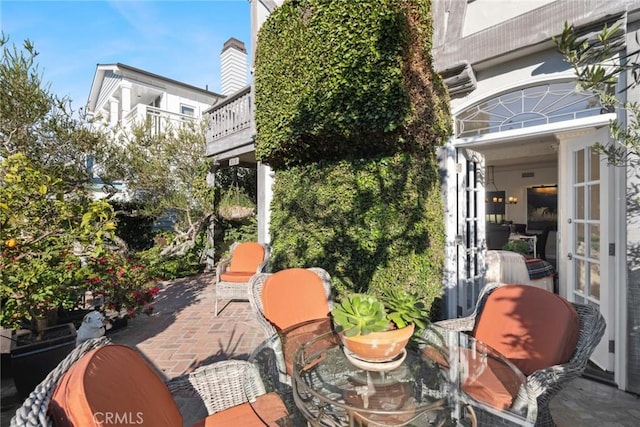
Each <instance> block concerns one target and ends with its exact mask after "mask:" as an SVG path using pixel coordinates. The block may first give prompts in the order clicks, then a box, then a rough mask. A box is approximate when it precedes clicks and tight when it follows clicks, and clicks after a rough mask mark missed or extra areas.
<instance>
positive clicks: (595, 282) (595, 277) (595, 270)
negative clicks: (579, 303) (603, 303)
mask: <svg viewBox="0 0 640 427" xmlns="http://www.w3.org/2000/svg"><path fill="white" fill-rule="evenodd" d="M589 272H590V276H591V277H590V282H589V295H590V296H592V297H593V298H595V299H598V300H599V299H600V264H590V271H589Z"/></svg>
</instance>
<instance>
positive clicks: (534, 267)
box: [485, 250, 555, 292]
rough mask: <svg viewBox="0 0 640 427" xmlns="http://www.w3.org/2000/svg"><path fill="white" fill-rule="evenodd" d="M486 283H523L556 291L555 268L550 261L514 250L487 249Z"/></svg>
mask: <svg viewBox="0 0 640 427" xmlns="http://www.w3.org/2000/svg"><path fill="white" fill-rule="evenodd" d="M485 262H486V264H487V271H486V273H485V283H492V282H500V283H521V284H524V285H532V286H536V287H538V288H542V289H546V290H547V291H549V292H553V291H554V278H555V269H554V268H553V266H552V265H551V264H549V263H548V262H546V261H544V260H541V259H537V258H532V259H527V258H525V257H524V256H523V255H522V254H519V253H517V252H512V251H500V250H494V251H487V255H486V258H485Z"/></svg>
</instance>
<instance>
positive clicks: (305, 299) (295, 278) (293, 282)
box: [262, 268, 329, 329]
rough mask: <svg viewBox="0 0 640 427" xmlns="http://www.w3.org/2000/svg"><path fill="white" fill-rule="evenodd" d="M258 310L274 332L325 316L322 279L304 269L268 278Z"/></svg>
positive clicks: (325, 305) (326, 311) (293, 269)
mask: <svg viewBox="0 0 640 427" xmlns="http://www.w3.org/2000/svg"><path fill="white" fill-rule="evenodd" d="M262 307H263V309H264V315H265V317H266V318H267V319H268V320H269V321H270V322H271V323H272V324H273V325H274V326H275V327H276V328H278V329H285V328H288V327H289V326H292V325H295V324H296V323H302V322H305V321H307V320H312V319H321V318H323V317H326V316H327V315H328V314H329V303H328V302H327V297H326V295H325V292H324V286H323V285H322V279H321V278H320V276H318V275H317V274H316V273H314V272H313V271H309V270H306V269H304V268H289V269H286V270H282V271H278V272H277V273H274V274H272V275H271V276H269V277H268V278H267V280H265V282H264V286H263V288H262Z"/></svg>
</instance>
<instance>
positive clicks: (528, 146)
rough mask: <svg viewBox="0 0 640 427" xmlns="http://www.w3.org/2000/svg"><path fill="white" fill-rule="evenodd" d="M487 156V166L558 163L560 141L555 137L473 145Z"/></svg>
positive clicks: (503, 166) (474, 148)
mask: <svg viewBox="0 0 640 427" xmlns="http://www.w3.org/2000/svg"><path fill="white" fill-rule="evenodd" d="M471 149H472V150H475V151H478V152H479V153H481V154H483V155H484V157H485V165H486V166H498V167H501V168H507V167H508V168H523V167H525V168H531V166H532V165H536V166H541V165H556V164H557V162H558V142H557V141H556V139H555V138H553V137H542V138H536V139H529V140H522V141H509V142H495V143H491V144H482V145H480V146H476V147H472V148H471Z"/></svg>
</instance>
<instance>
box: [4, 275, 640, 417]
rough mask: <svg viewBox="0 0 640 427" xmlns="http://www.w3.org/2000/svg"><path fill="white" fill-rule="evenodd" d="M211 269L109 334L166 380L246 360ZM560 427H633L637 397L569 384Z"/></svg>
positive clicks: (170, 289) (591, 384) (13, 402)
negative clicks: (218, 308) (219, 306)
mask: <svg viewBox="0 0 640 427" xmlns="http://www.w3.org/2000/svg"><path fill="white" fill-rule="evenodd" d="M214 280H215V274H214V273H206V274H203V275H200V276H195V277H192V278H187V279H179V280H175V281H173V282H170V283H166V284H165V285H164V286H163V287H162V290H161V292H160V293H159V294H158V297H157V301H156V304H155V307H156V311H155V312H154V314H153V315H151V316H145V315H142V316H140V317H138V318H136V319H133V320H132V321H130V323H129V326H128V327H127V328H124V329H121V330H119V331H116V332H113V333H111V334H109V335H110V338H111V340H112V341H113V342H115V343H121V344H127V345H131V346H136V347H137V348H138V349H139V350H140V351H142V353H143V354H144V355H145V356H146V357H147V358H148V359H150V360H151V361H152V362H153V363H154V364H155V366H156V367H157V368H158V370H159V371H160V372H162V373H163V374H164V375H165V376H166V377H167V378H173V377H175V376H177V375H180V374H182V373H184V372H188V371H190V370H192V369H194V368H196V367H198V366H200V365H202V364H207V363H211V362H215V361H218V360H224V359H228V358H236V359H246V358H247V357H248V356H249V354H250V353H251V351H252V350H253V349H254V348H255V347H256V346H257V345H258V344H259V343H260V342H261V341H262V340H263V336H262V329H261V328H260V327H259V325H258V322H257V321H256V320H254V319H253V315H252V313H251V311H250V307H249V303H248V302H231V303H230V304H228V305H227V306H226V307H225V308H224V310H223V311H222V312H221V313H220V315H219V316H218V317H215V316H214V313H213V306H214V293H213V287H212V286H211V285H210V284H211V283H212V282H213V281H214ZM18 403H19V402H18V399H17V397H16V396H15V390H14V388H13V382H12V379H10V378H9V379H3V380H2V413H1V423H0V426H1V427H4V426H8V425H9V421H10V419H11V417H12V416H13V412H14V411H15V408H16V407H17V405H18ZM178 404H179V406H180V408H181V412H182V413H183V415H184V416H185V425H191V422H192V421H195V420H197V419H199V418H201V417H202V416H204V415H206V411H205V409H204V407H203V406H202V405H200V404H199V403H198V402H197V401H194V400H193V399H189V398H187V397H184V398H179V401H178ZM551 408H552V412H553V416H554V419H555V421H556V422H557V423H558V425H559V426H566V427H569V426H571V427H578V426H593V425H596V424H601V425H615V426H629V427H631V426H636V425H637V420H638V419H640V399H639V398H638V397H637V396H635V395H633V394H630V393H625V392H623V391H620V390H618V389H616V388H614V387H611V386H609V385H606V384H602V383H599V382H596V381H592V380H588V379H586V378H580V379H578V380H575V381H573V382H572V383H570V385H569V386H568V387H566V388H565V389H564V390H562V391H561V392H560V394H559V395H558V396H556V397H555V398H554V399H553V400H552V402H551Z"/></svg>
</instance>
